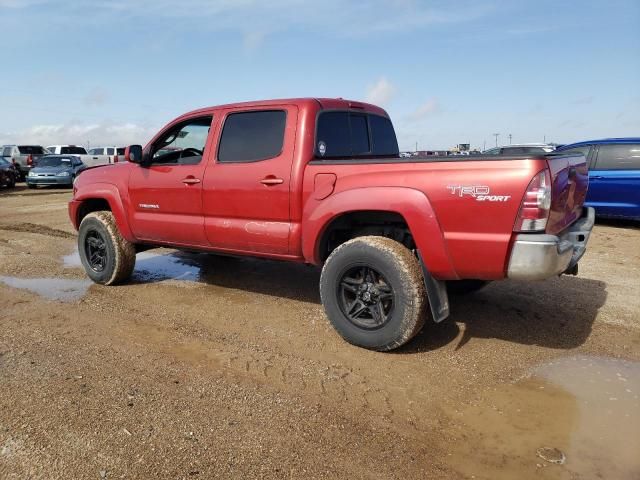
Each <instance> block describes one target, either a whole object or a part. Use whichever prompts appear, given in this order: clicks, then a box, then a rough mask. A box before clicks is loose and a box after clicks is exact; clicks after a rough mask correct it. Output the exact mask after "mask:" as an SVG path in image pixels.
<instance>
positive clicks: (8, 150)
mask: <svg viewBox="0 0 640 480" xmlns="http://www.w3.org/2000/svg"><path fill="white" fill-rule="evenodd" d="M2 156H3V157H10V156H11V147H4V148H3V149H2Z"/></svg>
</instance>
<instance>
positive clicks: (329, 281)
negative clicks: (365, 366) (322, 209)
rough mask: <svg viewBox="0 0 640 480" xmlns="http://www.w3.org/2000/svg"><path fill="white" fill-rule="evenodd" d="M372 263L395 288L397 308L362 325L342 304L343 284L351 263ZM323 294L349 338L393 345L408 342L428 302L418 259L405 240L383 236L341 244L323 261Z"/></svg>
mask: <svg viewBox="0 0 640 480" xmlns="http://www.w3.org/2000/svg"><path fill="white" fill-rule="evenodd" d="M363 265H365V266H368V267H369V268H372V269H374V270H376V271H377V272H379V273H380V274H381V275H382V276H383V277H384V279H385V281H386V283H387V284H388V285H389V286H390V287H391V288H392V290H393V295H394V296H393V309H392V310H391V311H390V312H389V314H388V316H387V319H386V321H385V322H384V323H383V324H382V326H380V327H376V328H362V327H359V326H358V325H356V324H354V322H353V321H352V320H350V319H349V317H348V316H347V315H346V314H345V312H344V311H343V308H344V307H343V308H341V306H340V305H341V302H342V299H341V295H340V284H341V281H342V279H343V278H344V277H343V275H344V272H346V271H348V269H349V268H354V267H355V268H357V267H359V266H363ZM320 296H321V298H322V305H323V306H324V309H325V312H326V314H327V317H328V318H329V321H330V322H331V324H332V325H333V327H334V328H335V329H336V330H337V332H338V333H339V334H340V335H341V336H342V338H344V339H345V340H346V341H347V342H349V343H351V344H353V345H357V346H359V347H364V348H368V349H370V350H378V351H389V350H393V349H395V348H398V347H400V346H401V345H404V344H405V343H407V342H408V341H409V340H411V339H412V338H413V337H414V336H415V335H416V334H417V333H418V332H419V331H420V329H421V328H422V326H423V324H424V320H425V309H426V307H427V305H428V301H427V297H426V294H425V287H424V281H423V276H422V269H421V267H420V262H419V260H418V259H417V258H416V257H415V256H414V255H413V254H412V253H411V251H410V250H409V249H407V248H406V247H405V246H404V245H402V244H401V243H399V242H396V241H395V240H391V239H389V238H385V237H379V236H364V237H357V238H354V239H352V240H349V241H347V242H345V243H343V244H342V245H340V246H339V247H337V248H336V249H335V250H334V251H333V252H332V253H331V255H329V258H328V259H327V261H326V262H325V264H324V267H323V269H322V274H321V276H320Z"/></svg>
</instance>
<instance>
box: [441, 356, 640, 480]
mask: <svg viewBox="0 0 640 480" xmlns="http://www.w3.org/2000/svg"><path fill="white" fill-rule="evenodd" d="M639 395H640V362H631V361H625V360H617V359H609V358H602V357H592V356H574V357H567V358H564V359H560V360H557V361H554V362H552V363H549V364H545V365H543V366H541V367H539V368H537V369H535V370H534V371H533V372H532V375H531V376H529V377H527V378H525V379H523V380H520V381H518V382H516V383H514V384H509V385H502V386H500V387H498V388H496V390H495V391H492V392H490V393H488V394H487V395H485V396H484V398H483V399H482V400H481V401H479V402H478V403H477V404H475V405H471V406H469V407H467V408H465V409H463V410H462V411H458V412H456V413H452V414H451V416H452V418H453V419H455V422H456V425H455V427H454V428H455V430H456V431H457V433H458V435H457V436H459V437H461V438H460V441H459V442H458V443H457V444H456V446H455V447H454V448H453V452H452V454H451V455H450V456H449V457H448V459H449V460H450V461H451V466H452V468H455V469H456V470H458V471H460V472H461V473H463V474H464V475H467V476H469V477H472V476H473V477H475V478H478V479H479V478H491V479H511V478H519V479H524V478H537V479H539V478H549V479H556V478H557V479H565V478H566V479H573V478H605V479H614V478H615V479H638V478H640V400H639Z"/></svg>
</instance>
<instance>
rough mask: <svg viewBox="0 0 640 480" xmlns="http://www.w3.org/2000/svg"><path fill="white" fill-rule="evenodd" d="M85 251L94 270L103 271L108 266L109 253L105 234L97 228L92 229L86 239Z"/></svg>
mask: <svg viewBox="0 0 640 480" xmlns="http://www.w3.org/2000/svg"><path fill="white" fill-rule="evenodd" d="M84 251H85V254H86V256H87V261H88V263H89V266H90V267H91V269H92V270H93V271H94V272H98V273H99V272H102V271H104V269H105V268H106V266H107V260H108V253H107V244H106V242H105V238H104V236H103V235H102V234H101V233H100V232H99V231H97V230H90V231H89V232H87V235H86V237H85V240H84Z"/></svg>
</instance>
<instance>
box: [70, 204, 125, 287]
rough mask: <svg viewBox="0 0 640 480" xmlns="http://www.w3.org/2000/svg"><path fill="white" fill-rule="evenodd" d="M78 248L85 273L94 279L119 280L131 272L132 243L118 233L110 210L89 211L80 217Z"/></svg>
mask: <svg viewBox="0 0 640 480" xmlns="http://www.w3.org/2000/svg"><path fill="white" fill-rule="evenodd" d="M78 251H79V252H80V261H81V262H82V266H83V267H84V269H85V271H86V272H87V275H88V276H89V278H91V280H93V281H94V282H96V283H101V284H103V285H113V284H117V283H122V282H124V281H126V280H128V279H129V277H131V274H132V273H133V267H134V266H135V263H136V249H135V246H134V245H133V244H132V243H131V242H129V241H127V240H126V239H125V238H124V237H123V236H122V235H121V234H120V231H119V230H118V227H117V225H116V221H115V218H114V216H113V213H111V212H92V213H89V214H88V215H87V216H86V217H84V218H83V219H82V222H81V223H80V229H79V231H78Z"/></svg>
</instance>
